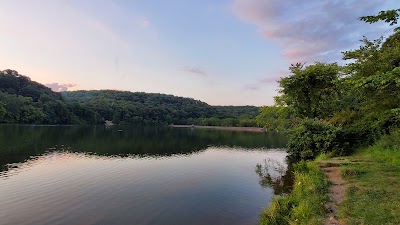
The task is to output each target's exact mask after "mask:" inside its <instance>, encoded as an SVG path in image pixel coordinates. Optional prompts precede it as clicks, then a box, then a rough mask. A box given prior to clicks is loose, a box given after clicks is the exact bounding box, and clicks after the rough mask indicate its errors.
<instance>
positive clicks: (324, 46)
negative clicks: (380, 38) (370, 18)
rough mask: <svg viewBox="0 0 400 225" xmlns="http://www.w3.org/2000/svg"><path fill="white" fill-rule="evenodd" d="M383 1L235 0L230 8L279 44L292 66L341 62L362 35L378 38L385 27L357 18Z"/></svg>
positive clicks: (375, 8)
mask: <svg viewBox="0 0 400 225" xmlns="http://www.w3.org/2000/svg"><path fill="white" fill-rule="evenodd" d="M384 2H385V1H384V0H376V1H363V2H362V6H361V5H360V1H357V0H346V1H345V0H342V1H320V0H309V1H297V0H287V1H280V0H234V1H233V4H232V5H231V9H232V11H233V13H234V14H235V15H236V16H238V17H239V19H241V20H243V21H246V22H248V23H251V24H254V25H255V26H256V27H257V30H258V32H259V33H260V35H261V36H262V37H263V38H265V39H268V40H272V41H274V42H276V43H277V44H278V45H280V46H281V48H282V49H283V53H282V55H283V57H285V58H286V59H288V60H289V61H290V62H291V63H296V62H309V63H312V62H314V61H335V60H338V59H340V58H341V53H340V52H341V51H345V50H348V49H351V48H354V47H355V46H358V45H359V41H358V40H360V39H361V38H362V35H367V36H370V35H375V37H376V35H377V34H378V35H381V34H382V33H383V32H384V30H385V29H387V27H383V26H381V27H378V26H374V27H372V26H371V25H369V24H365V23H363V22H361V21H358V18H359V17H360V16H365V15H372V14H376V13H377V12H379V10H381V7H382V5H384V4H383V3H384ZM365 31H367V32H365Z"/></svg>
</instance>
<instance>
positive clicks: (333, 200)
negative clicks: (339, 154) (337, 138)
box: [318, 159, 346, 225]
mask: <svg viewBox="0 0 400 225" xmlns="http://www.w3.org/2000/svg"><path fill="white" fill-rule="evenodd" d="M341 163H344V161H341V160H335V159H333V160H330V161H320V162H318V164H319V166H320V167H321V168H322V170H323V171H324V173H325V175H326V177H327V178H328V180H329V181H330V182H331V184H332V185H331V188H330V191H329V197H330V202H328V203H326V204H325V208H326V209H327V211H328V212H329V218H327V219H325V221H324V223H323V224H324V225H337V224H340V222H339V219H338V217H337V214H338V211H337V210H338V205H339V204H340V203H342V202H343V199H344V194H345V191H346V183H345V181H344V180H343V179H342V177H341V176H340V164H341Z"/></svg>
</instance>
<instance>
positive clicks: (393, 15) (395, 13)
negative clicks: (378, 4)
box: [359, 9, 400, 29]
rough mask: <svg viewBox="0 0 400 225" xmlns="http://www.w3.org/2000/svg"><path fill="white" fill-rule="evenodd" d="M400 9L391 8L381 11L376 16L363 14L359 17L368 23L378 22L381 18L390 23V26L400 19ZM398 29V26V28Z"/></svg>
mask: <svg viewBox="0 0 400 225" xmlns="http://www.w3.org/2000/svg"><path fill="white" fill-rule="evenodd" d="M399 13H400V9H391V10H386V11H380V12H379V13H378V15H376V16H362V17H360V18H359V19H360V20H362V21H364V22H366V23H376V22H378V21H380V20H383V21H385V23H389V24H390V26H392V25H395V24H397V21H398V19H399ZM397 29H398V28H397Z"/></svg>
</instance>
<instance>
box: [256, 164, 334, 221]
mask: <svg viewBox="0 0 400 225" xmlns="http://www.w3.org/2000/svg"><path fill="white" fill-rule="evenodd" d="M294 173H295V181H294V187H293V191H292V193H291V194H290V195H286V196H277V197H276V198H274V200H273V201H272V203H271V206H270V207H269V208H267V209H265V210H264V211H263V212H262V213H261V215H260V223H261V224H277V225H278V224H279V225H284V224H320V223H321V221H322V220H323V218H324V216H325V208H324V203H325V202H326V201H327V200H328V199H329V197H328V195H327V193H328V188H329V183H328V181H327V180H326V178H325V175H324V174H323V173H322V172H321V170H320V168H319V167H318V165H317V164H316V163H315V162H304V161H302V162H299V163H297V164H296V165H294Z"/></svg>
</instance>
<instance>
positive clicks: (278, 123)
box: [256, 106, 294, 131]
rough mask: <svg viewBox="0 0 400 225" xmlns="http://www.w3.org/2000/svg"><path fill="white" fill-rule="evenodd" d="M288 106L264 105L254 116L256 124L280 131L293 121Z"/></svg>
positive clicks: (289, 125)
mask: <svg viewBox="0 0 400 225" xmlns="http://www.w3.org/2000/svg"><path fill="white" fill-rule="evenodd" d="M292 117H293V116H292V113H291V112H290V108H289V107H284V106H264V107H262V108H261V109H260V114H259V115H258V116H257V117H256V122H257V125H258V126H260V127H263V128H265V129H266V130H271V131H282V130H286V129H288V128H289V127H291V126H292V125H293V123H294V121H293V118H292Z"/></svg>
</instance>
